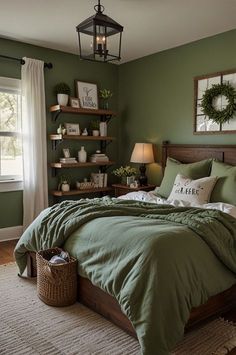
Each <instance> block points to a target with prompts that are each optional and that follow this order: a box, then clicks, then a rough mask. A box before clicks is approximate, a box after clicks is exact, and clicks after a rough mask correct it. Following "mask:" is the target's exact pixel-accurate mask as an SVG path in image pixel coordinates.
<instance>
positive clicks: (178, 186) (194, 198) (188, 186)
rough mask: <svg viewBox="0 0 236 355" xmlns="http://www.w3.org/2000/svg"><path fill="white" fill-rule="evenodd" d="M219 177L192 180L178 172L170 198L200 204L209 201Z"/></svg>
mask: <svg viewBox="0 0 236 355" xmlns="http://www.w3.org/2000/svg"><path fill="white" fill-rule="evenodd" d="M216 180H217V177H205V178H202V179H197V180H192V179H189V178H187V177H185V176H183V175H180V174H178V175H177V176H176V178H175V182H174V185H173V188H172V191H171V193H170V196H169V197H168V200H181V201H186V202H190V203H194V204H198V205H203V204H204V203H208V202H209V200H210V196H211V192H212V190H213V187H214V186H215V183H216Z"/></svg>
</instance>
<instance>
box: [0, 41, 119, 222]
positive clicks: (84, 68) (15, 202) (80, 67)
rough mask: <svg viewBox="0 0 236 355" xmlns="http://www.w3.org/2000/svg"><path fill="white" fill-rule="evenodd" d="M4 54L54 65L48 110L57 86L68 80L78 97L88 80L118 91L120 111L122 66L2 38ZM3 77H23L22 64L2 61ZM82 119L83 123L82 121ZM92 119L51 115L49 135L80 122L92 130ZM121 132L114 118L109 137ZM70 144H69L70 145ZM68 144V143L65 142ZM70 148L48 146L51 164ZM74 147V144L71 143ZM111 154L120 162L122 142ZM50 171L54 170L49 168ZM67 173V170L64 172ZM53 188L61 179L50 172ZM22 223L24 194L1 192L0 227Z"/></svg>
mask: <svg viewBox="0 0 236 355" xmlns="http://www.w3.org/2000/svg"><path fill="white" fill-rule="evenodd" d="M0 48H1V50H0V54H3V55H8V56H14V57H19V58H21V57H24V56H26V57H29V58H36V59H41V60H43V61H45V62H52V63H53V69H52V70H48V69H45V89H46V105H47V108H48V107H49V106H51V105H53V104H55V103H56V98H55V97H54V95H53V87H54V85H55V84H56V83H58V82H61V81H64V82H66V83H68V84H69V86H70V87H71V90H72V96H76V95H75V88H74V80H75V79H79V80H84V81H89V82H94V83H97V84H98V87H99V88H109V89H111V90H112V91H113V92H114V95H113V98H112V101H111V109H114V110H117V102H118V67H117V66H116V65H112V64H103V63H92V62H88V61H87V62H86V61H81V60H80V59H79V57H78V56H77V55H72V54H68V53H63V52H60V51H55V50H51V49H46V48H42V47H37V46H32V45H28V44H25V43H21V42H15V41H10V40H6V39H1V38H0ZM0 76H5V77H13V78H20V77H21V65H20V64H18V63H16V62H13V61H8V60H4V59H1V58H0ZM78 118H79V120H78ZM91 119H92V118H91V117H88V116H87V117H82V116H75V115H71V116H69V115H66V116H65V115H64V116H63V115H61V116H60V118H59V119H58V121H57V123H56V124H55V123H52V121H51V116H50V114H49V113H47V133H53V132H55V130H56V128H57V127H58V125H59V123H60V122H63V121H66V122H71V123H76V122H79V123H80V124H81V126H82V128H83V127H88V122H89V121H90V120H91ZM93 119H94V118H93ZM117 132H118V120H117V119H114V120H112V121H111V122H110V124H109V134H110V135H114V136H116V135H117ZM67 143H68V142H67ZM63 144H64V143H63ZM84 145H85V149H86V150H87V151H88V152H89V153H91V152H93V151H94V150H95V149H98V148H99V146H98V145H96V143H93V144H92V145H91V143H90V144H87V143H85V144H84ZM65 146H66V145H65V144H64V145H61V146H60V147H59V148H58V149H57V151H56V152H52V149H51V144H50V143H48V161H49V162H50V161H54V159H57V158H58V157H59V156H61V149H62V148H63V147H65ZM70 146H71V144H70ZM80 146H81V142H77V143H74V144H73V147H72V149H71V152H72V154H73V155H74V156H77V151H78V150H79V149H80ZM108 153H109V156H110V158H112V159H114V160H117V159H118V142H113V144H111V145H110V146H109V149H108ZM49 170H50V169H49ZM90 172H91V170H89V169H85V170H81V171H78V172H70V174H71V177H72V180H76V179H77V178H78V179H82V178H83V177H85V176H89V174H90ZM64 173H66V171H64ZM48 177H49V189H53V188H56V186H57V178H52V176H51V171H49V175H48ZM21 223H22V192H21V191H17V192H3V193H0V228H5V227H10V226H15V225H20V224H21Z"/></svg>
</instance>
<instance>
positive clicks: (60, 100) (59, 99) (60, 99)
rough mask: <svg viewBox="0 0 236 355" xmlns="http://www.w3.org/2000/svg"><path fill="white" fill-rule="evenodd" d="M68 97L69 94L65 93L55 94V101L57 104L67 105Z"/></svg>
mask: <svg viewBox="0 0 236 355" xmlns="http://www.w3.org/2000/svg"><path fill="white" fill-rule="evenodd" d="M68 99H69V95H66V94H57V102H58V105H61V106H67V104H68Z"/></svg>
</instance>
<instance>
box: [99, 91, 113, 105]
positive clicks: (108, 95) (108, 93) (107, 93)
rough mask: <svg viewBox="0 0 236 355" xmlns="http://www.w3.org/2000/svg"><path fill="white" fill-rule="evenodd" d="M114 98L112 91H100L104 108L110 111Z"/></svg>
mask: <svg viewBox="0 0 236 355" xmlns="http://www.w3.org/2000/svg"><path fill="white" fill-rule="evenodd" d="M112 96H113V93H112V92H111V90H107V89H102V90H100V98H101V99H102V108H103V109H104V110H108V108H109V99H110V98H111V97H112Z"/></svg>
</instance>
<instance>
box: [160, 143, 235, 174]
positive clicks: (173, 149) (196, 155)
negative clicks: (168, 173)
mask: <svg viewBox="0 0 236 355" xmlns="http://www.w3.org/2000/svg"><path fill="white" fill-rule="evenodd" d="M168 157H170V158H174V159H177V160H179V161H181V162H182V163H194V162H196V161H199V160H203V159H208V158H214V159H217V160H219V161H222V162H224V163H227V164H231V165H236V145H207V144H205V145H204V144H169V143H168V142H163V144H162V169H163V171H164V169H165V166H166V159H167V158H168Z"/></svg>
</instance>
